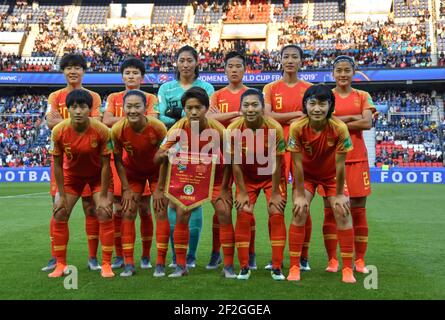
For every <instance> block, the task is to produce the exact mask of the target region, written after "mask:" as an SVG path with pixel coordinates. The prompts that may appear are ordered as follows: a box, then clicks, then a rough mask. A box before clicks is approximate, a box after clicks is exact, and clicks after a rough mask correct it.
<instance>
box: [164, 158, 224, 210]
mask: <svg viewBox="0 0 445 320" xmlns="http://www.w3.org/2000/svg"><path fill="white" fill-rule="evenodd" d="M216 161H217V157H216V155H213V156H209V155H207V154H199V153H184V152H181V153H177V154H176V156H175V157H173V159H172V161H169V163H168V171H167V182H166V196H167V198H168V199H169V200H170V201H172V202H173V203H174V204H176V205H177V206H179V207H181V208H182V209H183V210H185V211H190V210H192V209H194V208H196V207H199V206H201V205H202V204H203V203H205V202H207V201H210V200H211V199H212V192H213V182H214V179H215V165H216Z"/></svg>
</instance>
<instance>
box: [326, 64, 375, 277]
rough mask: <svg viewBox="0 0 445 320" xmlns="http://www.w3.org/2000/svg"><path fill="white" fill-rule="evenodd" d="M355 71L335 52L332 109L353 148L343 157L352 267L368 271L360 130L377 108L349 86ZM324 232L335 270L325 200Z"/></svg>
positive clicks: (334, 249)
mask: <svg viewBox="0 0 445 320" xmlns="http://www.w3.org/2000/svg"><path fill="white" fill-rule="evenodd" d="M354 74H355V63H354V60H353V58H351V57H349V56H338V57H337V58H336V59H335V60H334V78H335V81H336V84H337V86H336V87H335V89H334V90H333V91H334V94H335V112H334V115H335V116H336V117H338V118H339V119H340V120H342V121H343V122H345V123H346V125H347V126H348V129H349V134H350V135H351V140H352V144H353V145H354V150H353V151H351V152H349V153H348V155H347V157H346V184H347V190H348V193H349V196H350V198H351V214H352V225H353V227H354V248H355V270H356V271H357V272H361V273H368V270H367V269H366V267H365V260H364V257H365V253H366V248H367V244H368V223H367V220H366V197H367V196H368V195H370V194H371V184H370V181H369V180H370V176H369V164H368V152H367V150H366V145H365V141H364V139H363V133H362V132H363V130H369V129H371V126H372V114H373V113H374V112H375V111H376V109H375V106H374V103H373V102H372V98H371V96H370V95H369V94H368V93H367V92H365V91H361V90H357V89H353V88H352V87H351V83H352V77H353V76H354ZM323 235H324V242H325V247H326V251H327V253H328V258H329V265H328V267H327V268H326V271H329V272H337V271H338V260H337V234H336V228H335V219H334V215H333V212H332V208H331V207H330V206H329V204H328V203H325V220H324V224H323Z"/></svg>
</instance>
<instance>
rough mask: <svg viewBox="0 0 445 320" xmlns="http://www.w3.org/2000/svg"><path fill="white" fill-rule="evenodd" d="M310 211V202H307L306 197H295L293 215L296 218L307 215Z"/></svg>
mask: <svg viewBox="0 0 445 320" xmlns="http://www.w3.org/2000/svg"><path fill="white" fill-rule="evenodd" d="M308 211H309V202H308V201H307V199H306V198H305V197H304V196H303V197H301V196H297V197H295V198H294V207H293V208H292V213H293V215H294V217H297V216H302V215H304V214H307V212H308Z"/></svg>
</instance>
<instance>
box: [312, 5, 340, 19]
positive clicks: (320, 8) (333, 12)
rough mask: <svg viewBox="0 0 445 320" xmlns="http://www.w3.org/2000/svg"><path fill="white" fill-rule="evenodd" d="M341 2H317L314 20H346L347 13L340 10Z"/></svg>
mask: <svg viewBox="0 0 445 320" xmlns="http://www.w3.org/2000/svg"><path fill="white" fill-rule="evenodd" d="M340 6H341V5H340V4H339V1H329V2H326V1H325V0H318V1H315V6H314V20H315V21H337V20H342V21H344V20H345V12H344V8H343V10H340Z"/></svg>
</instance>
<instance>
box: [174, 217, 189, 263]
mask: <svg viewBox="0 0 445 320" xmlns="http://www.w3.org/2000/svg"><path fill="white" fill-rule="evenodd" d="M189 239H190V232H189V225H188V223H187V224H186V223H180V222H178V221H176V225H175V231H174V233H173V240H174V243H175V253H176V264H177V265H178V266H183V267H185V265H186V260H185V256H186V254H187V248H188V244H189Z"/></svg>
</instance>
